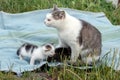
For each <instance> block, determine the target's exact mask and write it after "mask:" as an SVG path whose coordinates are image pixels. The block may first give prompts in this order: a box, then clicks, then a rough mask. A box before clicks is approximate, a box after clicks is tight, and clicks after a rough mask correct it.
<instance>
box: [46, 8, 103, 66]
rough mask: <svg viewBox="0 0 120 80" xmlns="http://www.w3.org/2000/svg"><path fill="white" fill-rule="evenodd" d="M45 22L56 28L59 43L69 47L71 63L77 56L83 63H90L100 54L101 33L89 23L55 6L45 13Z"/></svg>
mask: <svg viewBox="0 0 120 80" xmlns="http://www.w3.org/2000/svg"><path fill="white" fill-rule="evenodd" d="M44 22H45V24H46V25H47V26H50V27H54V28H56V29H57V30H58V36H59V45H58V46H57V47H70V49H71V61H70V62H71V63H75V62H76V61H77V59H78V57H79V56H80V57H81V60H82V61H83V62H84V63H87V64H92V63H93V62H97V61H98V60H99V57H100V54H101V33H100V32H99V31H98V30H97V29H96V28H95V27H94V26H93V25H91V24H90V23H88V22H86V21H84V20H79V19H77V18H75V17H73V16H71V15H69V14H68V13H67V12H66V11H63V10H60V9H59V8H57V6H54V7H53V10H52V11H51V12H50V13H48V14H47V15H46V19H45V21H44Z"/></svg>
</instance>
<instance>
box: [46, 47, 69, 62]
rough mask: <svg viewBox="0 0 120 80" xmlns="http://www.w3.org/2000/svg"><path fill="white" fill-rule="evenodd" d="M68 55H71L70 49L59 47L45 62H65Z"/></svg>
mask: <svg viewBox="0 0 120 80" xmlns="http://www.w3.org/2000/svg"><path fill="white" fill-rule="evenodd" d="M70 55H71V49H70V48H64V47H59V48H56V49H55V54H54V55H53V56H49V57H48V58H47V61H48V62H64V60H67V59H69V58H70Z"/></svg>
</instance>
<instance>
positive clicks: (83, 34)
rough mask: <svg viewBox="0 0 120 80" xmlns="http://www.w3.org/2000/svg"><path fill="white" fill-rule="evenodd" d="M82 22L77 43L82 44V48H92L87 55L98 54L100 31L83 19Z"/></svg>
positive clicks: (99, 52)
mask: <svg viewBox="0 0 120 80" xmlns="http://www.w3.org/2000/svg"><path fill="white" fill-rule="evenodd" d="M80 21H81V22H82V25H83V27H82V29H81V31H80V36H79V37H78V38H79V43H80V45H83V50H85V49H92V50H91V51H90V52H89V54H88V56H89V55H90V54H91V56H92V54H94V55H100V54H101V33H100V32H99V31H98V29H96V28H95V27H94V26H93V25H91V24H89V23H88V22H86V21H84V20H80Z"/></svg>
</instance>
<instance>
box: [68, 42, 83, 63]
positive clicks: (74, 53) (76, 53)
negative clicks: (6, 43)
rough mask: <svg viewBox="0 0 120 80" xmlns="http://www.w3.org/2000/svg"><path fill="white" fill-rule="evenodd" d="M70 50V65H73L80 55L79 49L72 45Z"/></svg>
mask: <svg viewBox="0 0 120 80" xmlns="http://www.w3.org/2000/svg"><path fill="white" fill-rule="evenodd" d="M71 50H72V53H71V60H70V61H71V63H75V62H76V61H77V59H78V57H79V55H80V52H81V49H80V47H79V45H77V44H76V45H72V46H71Z"/></svg>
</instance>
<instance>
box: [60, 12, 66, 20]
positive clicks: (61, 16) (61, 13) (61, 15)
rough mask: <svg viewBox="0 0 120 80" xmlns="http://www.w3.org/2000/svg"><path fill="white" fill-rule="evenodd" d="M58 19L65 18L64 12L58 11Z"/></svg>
mask: <svg viewBox="0 0 120 80" xmlns="http://www.w3.org/2000/svg"><path fill="white" fill-rule="evenodd" d="M59 17H60V18H61V19H64V18H65V11H60V13H59Z"/></svg>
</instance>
